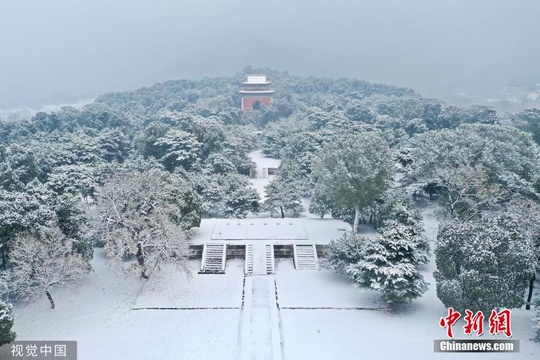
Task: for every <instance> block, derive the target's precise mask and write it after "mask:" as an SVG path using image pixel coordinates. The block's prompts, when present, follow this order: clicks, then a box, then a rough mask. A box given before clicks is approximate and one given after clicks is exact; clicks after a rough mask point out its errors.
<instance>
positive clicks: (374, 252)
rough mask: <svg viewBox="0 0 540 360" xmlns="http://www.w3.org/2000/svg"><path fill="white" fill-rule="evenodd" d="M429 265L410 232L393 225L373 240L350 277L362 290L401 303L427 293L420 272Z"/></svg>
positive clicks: (349, 272)
mask: <svg viewBox="0 0 540 360" xmlns="http://www.w3.org/2000/svg"><path fill="white" fill-rule="evenodd" d="M425 261H426V260H425V254H424V253H423V252H422V250H421V249H419V244H418V239H417V238H416V236H415V235H413V234H411V233H410V228H408V227H406V226H404V225H402V224H400V223H398V222H393V223H391V224H388V225H387V226H386V227H385V228H384V230H383V232H382V234H380V235H378V236H377V237H376V238H370V239H369V241H368V242H367V243H366V244H365V251H364V254H363V255H362V259H361V260H360V261H358V262H357V263H356V264H351V265H350V266H348V267H347V273H348V274H349V275H350V276H351V278H352V279H353V280H354V281H355V282H356V283H357V284H358V285H359V286H361V287H365V288H368V289H371V290H376V291H380V292H381V295H382V297H383V298H384V299H385V300H386V301H388V302H389V303H401V302H405V301H408V300H412V299H415V298H418V297H420V296H422V294H423V293H424V292H426V290H427V284H426V282H425V280H424V278H423V276H422V275H421V274H420V273H419V271H418V265H419V264H420V263H423V262H425Z"/></svg>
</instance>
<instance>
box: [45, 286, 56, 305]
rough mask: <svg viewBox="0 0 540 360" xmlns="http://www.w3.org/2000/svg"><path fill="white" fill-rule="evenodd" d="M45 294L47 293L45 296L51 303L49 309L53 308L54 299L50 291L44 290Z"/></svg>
mask: <svg viewBox="0 0 540 360" xmlns="http://www.w3.org/2000/svg"><path fill="white" fill-rule="evenodd" d="M45 295H47V298H48V299H49V301H50V303H51V309H54V307H55V305H54V300H53V298H52V296H51V293H50V292H49V290H45Z"/></svg>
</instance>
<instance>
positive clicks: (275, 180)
mask: <svg viewBox="0 0 540 360" xmlns="http://www.w3.org/2000/svg"><path fill="white" fill-rule="evenodd" d="M253 73H263V74H266V75H267V76H268V78H269V79H270V80H271V81H272V86H273V89H274V90H275V91H276V93H275V97H274V102H273V106H272V107H268V108H263V109H261V110H259V111H251V112H243V111H242V110H240V108H239V104H240V101H241V99H240V94H239V89H240V85H241V83H242V81H244V80H245V78H246V76H247V75H248V74H253ZM255 150H262V152H263V153H264V154H265V155H266V156H268V157H271V158H277V159H280V161H281V163H280V166H279V169H278V171H277V175H275V176H272V177H270V178H269V183H268V184H267V185H266V186H265V187H264V192H261V191H257V189H256V188H255V187H254V186H253V185H252V179H251V178H253V177H254V176H255V174H256V173H257V171H256V168H257V166H256V163H255V162H254V160H253V159H252V158H251V157H250V156H249V154H250V153H251V152H253V151H255ZM426 213H430V214H432V215H433V218H432V220H433V221H435V223H438V228H436V229H435V230H434V231H433V232H430V231H426V230H428V229H425V223H426V219H423V216H422V214H426ZM308 216H310V217H312V218H319V219H321V221H324V220H325V219H327V218H329V217H332V218H336V219H341V220H343V221H345V222H346V223H348V224H350V225H351V229H352V231H346V232H344V233H343V235H342V236H341V237H339V238H334V239H328V241H329V242H330V244H329V245H328V246H327V247H326V248H325V251H324V254H325V256H324V258H323V259H321V264H323V265H324V269H323V270H321V271H320V273H321V274H323V275H321V276H326V278H325V279H328V280H329V281H330V280H332V279H338V280H336V281H337V283H339V284H343V283H346V284H347V286H349V285H350V286H351V287H352V286H354V287H355V288H354V289H353V291H355V292H361V291H365V290H369V291H370V292H369V294H376V296H377V297H376V300H373V301H374V302H375V303H377V304H379V305H381V307H382V308H385V309H389V310H388V311H389V313H388V314H386V313H385V315H384V316H385V317H393V318H392V319H391V320H388V324H390V325H388V326H393V325H392V324H394V323H395V322H396V321H399V318H400V317H402V316H405V315H404V314H409V313H413V314H414V311H415V310H414V309H415V308H414V305H411V304H415V302H418V301H421V299H422V297H423V296H424V295H425V294H427V293H429V292H430V291H431V292H432V293H434V294H436V296H435V295H433V296H431V297H429V303H430V304H435V303H436V304H437V305H438V306H440V307H442V308H445V307H446V308H448V307H452V308H454V309H456V310H459V311H460V312H462V313H464V312H465V310H466V309H471V310H473V311H478V310H480V311H483V312H484V313H485V314H489V313H490V312H491V310H493V309H495V310H500V309H511V310H516V311H520V313H519V314H520V315H519V316H520V319H522V321H521V322H520V323H519V324H520V326H522V328H521V329H520V331H521V332H520V334H522V335H523V336H525V338H520V340H521V342H522V347H523V348H525V349H527V352H522V353H521V354H520V355H522V356H523V357H527V356H530V357H531V358H534V356H535V355H534V354H536V355H537V354H539V353H540V344H538V343H534V342H533V341H532V340H531V339H533V338H535V337H536V340H540V296H539V294H540V291H539V290H538V289H539V288H540V283H539V280H540V279H538V276H537V275H538V271H540V109H528V110H525V111H522V112H520V113H514V114H508V113H504V114H503V113H497V112H496V111H495V110H493V109H492V108H489V107H485V106H468V107H457V106H450V105H447V104H445V103H444V102H443V101H440V100H437V99H429V98H424V97H422V96H420V95H418V94H416V93H415V92H414V91H413V90H411V89H407V88H401V87H394V86H389V85H382V84H372V83H368V82H365V81H361V80H355V79H345V78H340V79H331V78H316V77H299V76H295V75H291V74H288V73H286V72H279V71H274V70H270V69H254V68H251V67H246V68H245V69H244V70H243V72H241V73H238V74H237V75H236V76H234V77H231V78H205V79H202V80H178V81H168V82H165V83H159V84H156V85H153V86H150V87H145V88H141V89H138V90H134V91H127V92H119V93H109V94H104V95H101V96H99V97H98V98H97V99H96V100H95V102H93V103H91V104H88V105H86V106H84V107H83V108H82V109H80V110H77V109H74V108H70V107H64V108H62V109H61V110H60V111H57V112H51V113H43V112H40V113H37V114H36V115H35V116H33V117H31V118H29V119H26V120H24V121H18V122H7V121H3V122H2V121H0V345H2V344H5V343H9V342H11V341H13V340H14V339H15V338H17V339H19V338H20V339H21V340H23V339H28V336H29V335H28V334H27V333H25V331H26V329H28V326H29V325H28V324H24V323H21V324H19V321H21V322H23V321H29V320H28V319H29V318H28V317H25V316H24V314H25V312H27V313H30V312H31V311H33V314H34V313H35V312H36V310H35V308H31V306H32V304H33V305H34V306H35V304H41V305H40V308H39V310H40V311H42V312H54V313H62V312H64V311H65V309H63V308H62V305H60V304H66V302H67V301H70V302H71V301H74V302H76V301H78V300H71V297H73V296H75V295H73V294H75V293H76V292H77V291H83V293H84V294H87V295H88V294H90V296H92V294H93V293H92V292H84V291H85V290H84V289H85V287H89V286H93V285H92V284H93V283H92V281H96V280H95V279H96V276H98V274H101V273H100V271H101V270H100V269H93V264H96V263H98V261H102V260H103V263H105V264H106V265H108V266H110V269H113V270H111V272H110V276H111V279H112V277H113V274H117V272H118V273H120V272H121V273H122V274H123V273H124V272H125V273H126V275H122V276H120V275H114V276H115V277H114V279H116V280H118V281H119V282H122V283H123V286H126V287H128V288H131V290H121V291H124V292H130V291H131V292H136V291H139V289H140V288H141V283H146V282H148V283H149V284H150V281H162V282H163V281H164V280H163V279H169V278H170V277H171V276H173V277H174V276H178V277H177V278H175V279H176V281H180V280H181V282H180V283H175V284H174V286H173V285H171V286H173V287H174V288H175V289H177V290H178V291H180V292H182V291H185V292H186V293H189V291H193V290H188V289H189V288H190V287H194V286H197V285H196V284H197V283H196V281H199V280H195V282H193V281H191V280H189V276H188V275H186V277H185V278H182V277H181V276H184V275H171V274H177V273H178V274H189V273H191V272H193V270H192V266H191V265H190V264H191V262H192V261H193V260H192V259H193V258H194V255H193V254H192V253H191V252H190V247H189V241H190V239H191V238H192V236H193V234H194V233H195V232H197V229H198V228H199V227H200V226H201V222H202V221H203V220H204V219H210V218H217V219H243V218H246V217H247V218H254V217H262V218H298V217H308ZM232 261H233V262H234V261H238V260H232ZM100 264H101V262H100ZM234 264H236V263H234ZM100 266H101V265H100ZM227 266H229V265H227ZM231 266H232V265H231ZM235 266H236V265H235ZM286 266H287V265H283V266H282V268H284V269H286ZM279 271H280V269H279V265H278V270H277V274H278V275H277V276H278V280H280V278H279ZM318 273H319V272H318ZM334 273H336V274H334ZM316 274H317V273H316ZM329 274H334V275H335V276H334V275H329ZM100 276H104V275H100ZM192 276H195V277H196V275H194V274H192ZM216 276H218V275H216ZM227 276H229V275H227ZM294 276H296V275H294ZM294 276H292V277H290V279H293V280H294V279H295V278H294ZM310 276H313V275H310ZM92 279H94V280H92ZM111 279H109V280H107V281H105V282H103V289H101V287H100V286H98V288H100V290H99V291H100V292H103V293H105V294H109V293H110V292H113V291H114V287H115V286H118V285H115V283H114V281H113V280H111ZM179 279H180V280H179ZM227 279H228V280H227V281H231V282H232V281H233V280H230V279H229V277H227ZM290 279H287V280H284V282H285V283H286V284H288V286H289V287H291V288H292V287H293V285H291V284H292V280H290ZM210 281H214V280H210ZM238 281H239V282H240V283H241V281H242V280H241V277H239V280H238ZM330 282H331V281H330ZM89 284H90V285H89ZM227 284H228V283H227ZM325 284H326V283H325ZM240 285H241V284H240ZM108 286H109V287H111V288H107V289H106V288H105V287H108ZM156 286H157V285H156ZM227 286H229V285H227ZM236 286H239V285H231V287H234V288H235V289H236ZM298 286H301V284H298ZM328 286H329V290H328V291H329V292H331V291H333V290H332V289H333V286H337V285H335V284H329V285H328ZM430 286H431V288H430ZM66 288H70V289H72V290H69V291H67V290H65V289H66ZM73 289H74V290H73ZM430 289H431V290H430ZM74 291H75V292H74ZM145 291H146V292H148V291H149V290H148V288H146V289H145ZM206 291H208V292H209V293H206V294H205V296H207V297H209V298H211V297H212V293H211V290H206ZM234 291H236V290H234ZM339 291H341V290H339ZM141 293H143V295H144V294H145V293H144V292H141ZM95 295H96V298H93V299H85V300H84V303H87V302H90V303H92V302H95V303H99V302H100V301H102V298H101V296H102V295H98V294H95ZM107 296H111V297H114V295H110V294H109V295H104V298H105V299H104V300H103V301H105V302H106V301H110V300H107ZM124 296H126V295H125V294H120V295H119V297H121V298H122V299H124ZM158 296H159V293H158ZM370 296H371V295H370ZM426 296H427V295H426ZM62 297H65V298H62ZM225 297H226V296H225ZM286 300H287V298H286V297H285V301H286ZM40 301H41V302H40ZM43 301H45V304H46V305H47V307H44V306H43V304H44V303H43ZM130 301H131V300H130ZM134 301H135V302H136V301H137V300H134ZM205 301H206V300H205ZM208 301H210V300H208ZM426 301H427V300H426ZM192 305H193V304H192ZM195 305H197V304H195ZM101 306H103V307H106V306H105V305H99V306H98V307H101ZM130 306H131V305H130ZM201 306H203V305H201ZM242 306H243V305H242ZM356 306H357V307H361V306H363V305H362V304H357V305H356ZM51 308H52V309H51ZM32 309H33V310H32ZM53 309H54V310H53ZM19 313H20V317H19ZM113 314H115V315H114V316H118V318H115V319H117V320H118V322H119V323H122V322H124V321H126V320H125V318H124V314H123V313H122V312H121V311H120V312H118V313H114V312H113ZM444 315H445V314H444V313H433V314H432V316H433V318H432V320H429V321H432V322H433V324H435V326H437V324H438V319H439V317H440V316H444ZM44 316H50V315H44ZM77 316H80V315H77ZM77 316H75V315H74V316H73V317H71V315H70V314H66V313H64V315H61V316H60V317H61V318H62V319H63V320H62V321H64V322H69V321H76V320H77ZM160 316H162V315H160ZM370 316H371V315H370ZM232 318H233V320H232V321H233V322H234V321H236V320H237V319H235V318H234V316H232ZM227 319H228V318H227ZM227 319H224V320H223V319H222V320H223V321H224V323H225V322H227V321H229V320H230V319H229V320H227ZM396 319H397V320H396ZM33 321H36V320H33ZM161 321H167V320H166V319H163V320H161ZM194 321H196V320H194ZM403 321H406V320H403ZM158 324H159V322H158V323H152V326H159V325H158ZM285 325H287V322H285ZM289 325H290V323H289ZM107 326H109V327H110V326H112V327H114V326H115V325H114V319H113V320H111V323H109V324H108V325H107ZM194 326H196V325H194ZM224 326H225V325H224ZM227 326H233V327H234V326H236V324H228V325H227ZM295 326H298V324H296V325H295ZM317 326H319V325H317ZM320 326H323V325H320ZM293 328H294V326H291V329H293ZM19 329H21V330H19ZM285 329H287V328H285ZM440 330H441V332H440V334H441V335H440V336H439V337H441V338H442V336H443V334H444V332H443V330H442V329H440ZM92 331H97V330H92ZM141 331H142V330H141ZM184 331H185V329H184ZM231 331H233V332H234V331H237V330H235V329H233V330H231ZM291 331H292V330H291ZM328 332H329V331H326V330H325V329H324V328H322V329H320V331H319V333H326V334H327V335H328ZM15 333H16V334H15ZM32 334H35V333H32ZM51 334H57V332H55V330H51ZM58 334H63V333H61V332H60V333H58ZM48 335H49V334H47V333H43V334H41V336H42V338H43V339H47V336H48ZM34 336H35V335H34ZM58 336H60V335H58ZM164 336H167V335H164ZM175 336H180V337H181V335H180V334H179V335H175ZM297 336H299V335H297ZM321 336H323V335H321ZM330 336H332V335H330ZM381 336H382V335H381ZM75 340H76V339H75ZM129 340H130V339H124V340H121V341H120V340H119V342H120V343H122V344H128V343H129ZM432 340H433V339H429V341H432ZM286 341H287V339H286ZM358 341H360V342H361V341H362V339H361V338H360V339H358ZM385 341H386V344H387V345H389V344H390V343H391V342H392V340H391V339H390V340H389V339H386V340H385ZM154 343H159V341H154ZM524 343H527V344H524ZM233 345H234V344H233ZM126 346H127V345H126ZM285 347H286V345H285ZM345 347H346V344H339V345H336V350H335V351H336V352H337V353H339V351H346V350H339V349H341V348H345ZM82 348H83V349H85V351H87V353H86V355H85V356H84V358H93V357H92V352H91V351H90V350H89V349H90V348H89V347H88V346H87V347H86V348H85V347H84V346H82ZM338 348H339V349H338ZM428 350H429V351H431V350H432V347H431V348H429V349H428ZM231 351H232V353H233V355H234V356H236V353H235V351H236V350H234V349H233V350H231ZM282 351H283V350H282ZM194 353H195V351H194ZM529 353H530V354H529ZM285 354H287V350H285ZM169 355H170V354H169V353H167V354H166V355H163V356H164V357H163V358H168V357H167V356H169ZM214 355H215V354H214ZM192 356H194V355H193V354H189V356H188V355H186V356H185V358H192ZM234 356H233V358H235V357H234ZM414 356H415V355H414V354H410V357H411V358H414ZM81 358H82V357H81ZM140 358H141V359H142V358H159V356H158V355H156V354H154V353H153V355H151V356H150V355H149V356H146V357H145V356H144V355H141V357H140ZM202 358H206V357H204V356H203V357H202ZM209 358H213V357H209ZM289 358H295V357H294V355H292V356H291V357H289ZM336 358H348V357H346V356H339V357H336Z"/></svg>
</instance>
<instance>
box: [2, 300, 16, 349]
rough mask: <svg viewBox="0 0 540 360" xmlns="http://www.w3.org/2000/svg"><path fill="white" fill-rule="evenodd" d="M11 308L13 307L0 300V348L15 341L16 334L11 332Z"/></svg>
mask: <svg viewBox="0 0 540 360" xmlns="http://www.w3.org/2000/svg"><path fill="white" fill-rule="evenodd" d="M12 308H13V306H12V305H11V304H10V303H5V302H3V301H2V300H0V346H2V345H4V344H9V343H10V342H12V341H13V340H15V336H16V334H15V333H14V332H13V331H11V328H12V327H13V315H12V314H11V309H12Z"/></svg>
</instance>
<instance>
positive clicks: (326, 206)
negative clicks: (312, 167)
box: [309, 187, 332, 219]
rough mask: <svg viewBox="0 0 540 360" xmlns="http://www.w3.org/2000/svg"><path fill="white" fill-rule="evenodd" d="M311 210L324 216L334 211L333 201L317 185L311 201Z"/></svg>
mask: <svg viewBox="0 0 540 360" xmlns="http://www.w3.org/2000/svg"><path fill="white" fill-rule="evenodd" d="M309 212H310V213H312V214H315V215H319V216H320V217H321V219H322V218H324V215H326V214H329V213H331V212H332V202H331V201H330V199H329V198H328V197H326V196H325V195H324V194H323V193H322V192H321V191H320V190H319V189H318V188H317V187H315V190H314V191H313V195H312V196H311V201H310V203H309Z"/></svg>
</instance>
